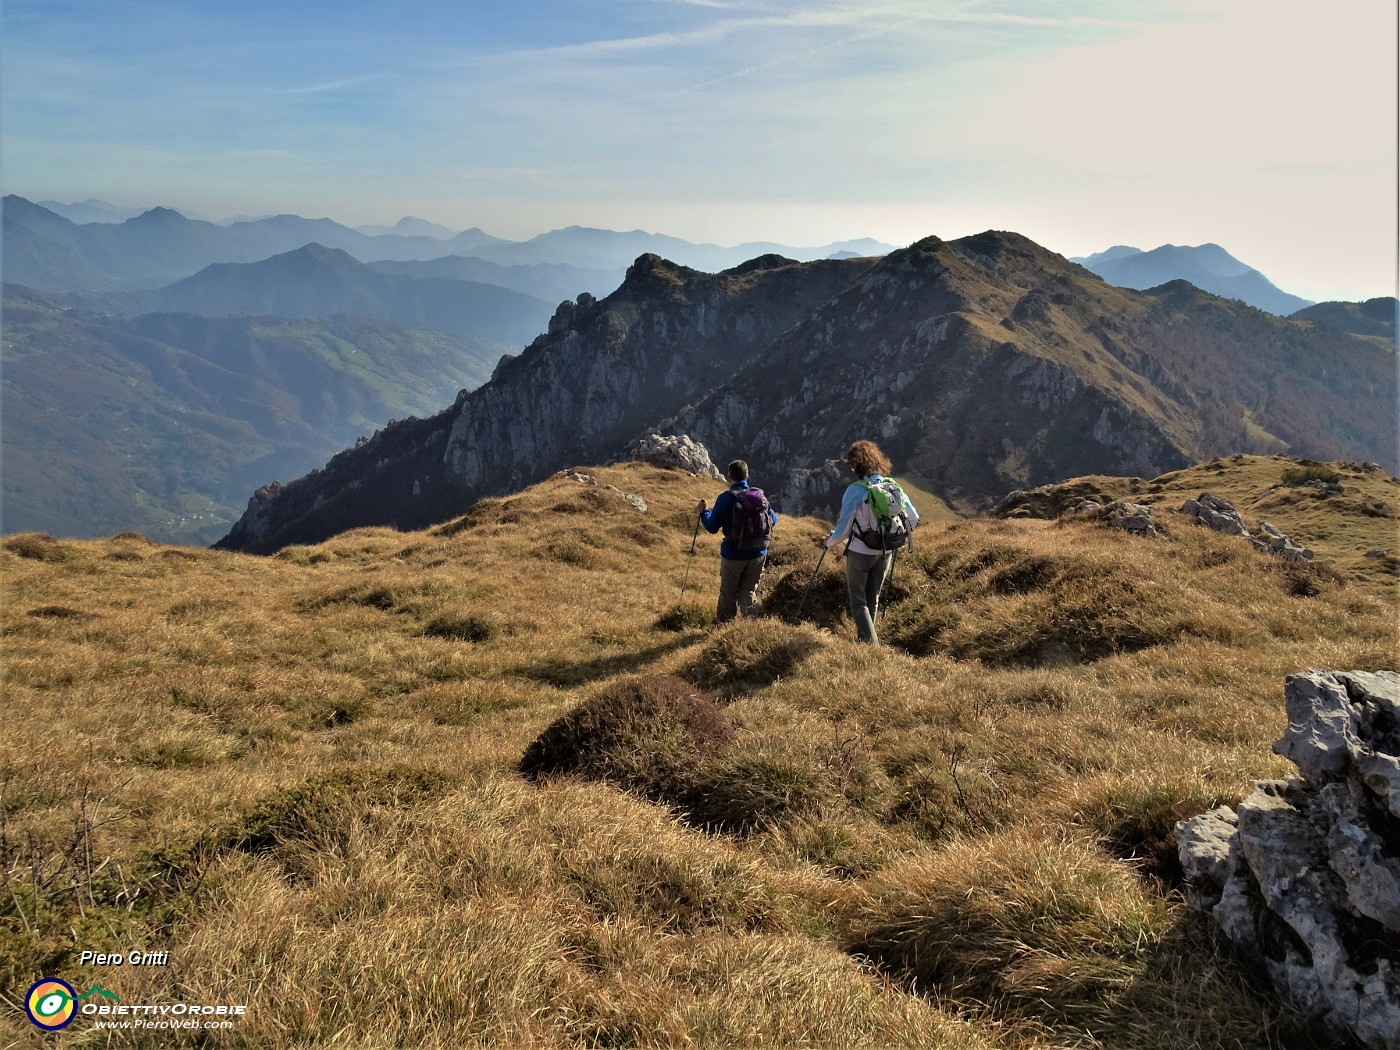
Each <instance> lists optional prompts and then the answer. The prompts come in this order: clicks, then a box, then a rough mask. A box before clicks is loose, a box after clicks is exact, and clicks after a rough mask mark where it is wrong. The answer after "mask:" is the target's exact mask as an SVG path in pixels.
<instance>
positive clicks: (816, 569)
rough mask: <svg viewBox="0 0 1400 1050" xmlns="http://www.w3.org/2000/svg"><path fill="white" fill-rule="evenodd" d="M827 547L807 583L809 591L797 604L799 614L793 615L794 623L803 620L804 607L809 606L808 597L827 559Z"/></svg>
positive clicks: (803, 593)
mask: <svg viewBox="0 0 1400 1050" xmlns="http://www.w3.org/2000/svg"><path fill="white" fill-rule="evenodd" d="M827 549H828V548H826V547H823V548H822V553H821V557H820V558H818V559H817V567H816V568H815V569H813V570H812V578H811V579H810V580H808V581H807V589H806V590H805V591H803V592H802V600H801V601H800V602H798V603H797V612H795V613H793V614H792V622H793V623H796V622H797V621H798V620H800V619H802V607H803V606H804V605H806V604H807V595H809V594H811V593H812V584H814V583H816V582H817V573H819V572H821V568H822V560H823V559H824V558H825V557H826V552H827Z"/></svg>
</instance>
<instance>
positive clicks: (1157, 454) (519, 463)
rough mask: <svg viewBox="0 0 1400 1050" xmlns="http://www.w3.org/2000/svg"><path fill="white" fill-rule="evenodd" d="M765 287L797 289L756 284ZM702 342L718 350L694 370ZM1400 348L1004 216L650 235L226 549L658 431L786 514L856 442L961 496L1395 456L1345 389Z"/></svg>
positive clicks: (511, 479) (1354, 392) (421, 510)
mask: <svg viewBox="0 0 1400 1050" xmlns="http://www.w3.org/2000/svg"><path fill="white" fill-rule="evenodd" d="M842 266H844V267H847V268H846V269H825V270H822V271H820V272H821V273H823V274H824V275H825V276H824V281H825V283H823V284H822V286H821V287H820V288H819V289H808V292H807V298H806V299H805V300H804V301H803V303H802V305H801V308H800V309H798V310H795V311H794V309H793V306H794V303H793V301H792V295H793V294H794V293H795V292H796V291H798V290H799V289H801V288H802V285H803V280H804V275H806V274H816V273H817V272H818V270H817V269H816V268H819V267H827V268H831V267H842ZM726 282H728V283H726ZM735 282H738V283H735ZM741 286H742V287H741ZM754 288H759V289H762V291H761V292H759V293H755V292H754ZM778 288H783V289H784V290H785V294H786V295H787V299H786V300H784V299H783V298H782V297H781V296H779V295H777V294H769V293H774V292H776V290H777V289H778ZM741 292H744V293H747V295H746V297H745V296H744V295H742V294H740V293H741ZM731 296H732V297H733V298H732V299H731V298H729V297H731ZM740 300H742V306H738V305H736V304H737V303H739V302H740ZM775 311H776V312H775ZM761 318H766V320H760V319H761ZM726 325H728V326H729V327H728V328H726ZM756 333H761V337H760V338H755V334H756ZM741 336H742V338H741ZM706 348H708V349H706ZM702 350H704V351H705V352H709V353H713V354H715V355H716V356H715V357H714V358H713V359H712V360H711V361H710V362H709V363H708V367H701V366H700V364H699V362H697V360H696V355H697V353H698V352H700V351H702ZM1318 355H1323V356H1325V357H1326V358H1327V359H1328V361H1329V373H1328V375H1327V376H1326V377H1325V378H1324V377H1321V376H1318V375H1317V374H1316V373H1317V369H1316V360H1317V357H1318ZM1394 361H1395V357H1394V353H1393V351H1392V352H1389V353H1387V352H1386V351H1385V350H1384V349H1382V348H1380V347H1377V346H1375V345H1373V344H1370V343H1367V342H1366V341H1364V340H1361V339H1358V338H1355V337H1352V336H1349V335H1344V334H1340V333H1334V332H1327V331H1323V330H1319V329H1315V328H1309V327H1307V326H1304V325H1301V324H1298V323H1295V322H1291V321H1287V320H1284V319H1281V318H1273V317H1270V316H1269V315H1267V314H1264V313H1261V312H1259V311H1257V310H1253V309H1252V308H1249V307H1247V306H1243V305H1242V304H1238V303H1233V302H1231V301H1229V300H1224V299H1221V298H1219V297H1217V296H1212V295H1210V294H1208V293H1205V292H1202V291H1200V290H1199V289H1197V288H1195V287H1194V286H1192V285H1190V284H1188V283H1187V282H1184V281H1178V282H1175V283H1173V284H1170V285H1167V286H1164V287H1163V288H1160V289H1157V290H1155V291H1154V292H1152V293H1143V292H1136V291H1132V290H1129V289H1120V288H1115V287H1113V286H1111V285H1108V284H1106V283H1104V282H1102V281H1101V280H1099V279H1098V278H1096V277H1093V276H1091V275H1087V274H1086V272H1085V271H1084V270H1083V269H1081V268H1079V267H1077V266H1074V265H1072V264H1069V263H1067V262H1066V261H1065V260H1064V259H1063V258H1062V257H1060V256H1058V255H1055V254H1054V253H1051V252H1048V251H1047V250H1046V249H1044V248H1042V247H1040V246H1039V245H1036V244H1035V243H1034V242H1032V241H1030V240H1029V239H1027V238H1025V237H1023V236H1021V235H1019V234H1014V233H1007V232H996V231H988V232H986V233H984V234H978V235H975V236H972V237H967V238H961V239H959V240H957V241H950V242H944V241H942V240H940V239H939V238H936V237H931V238H926V239H924V240H921V241H918V242H916V243H915V244H914V245H911V246H910V247H909V248H906V249H902V250H900V251H898V252H895V253H892V254H891V255H890V256H887V257H885V258H883V259H878V260H852V261H848V262H846V263H836V262H828V263H792V264H789V263H787V262H786V261H783V260H778V261H777V262H776V264H775V266H774V268H772V269H767V268H761V269H758V270H755V271H752V272H751V273H746V274H744V275H742V276H729V277H725V276H723V275H713V274H704V273H701V272H699V271H694V270H690V269H689V268H686V267H682V266H678V265H677V264H675V263H672V262H669V261H667V260H663V259H661V258H659V257H658V256H655V255H643V256H641V257H639V258H638V259H637V261H636V262H635V263H634V264H633V266H632V267H631V268H630V269H629V270H628V273H627V276H626V278H625V280H624V282H623V284H622V285H621V286H620V287H619V289H618V290H617V291H616V292H615V293H613V295H611V296H609V297H608V298H607V299H605V300H601V301H598V300H594V299H593V298H592V297H591V296H587V297H581V298H580V300H579V301H578V302H577V303H565V304H563V305H562V306H561V307H560V309H559V310H558V311H556V314H555V316H554V318H553V319H552V320H551V322H550V325H549V331H548V332H547V333H546V334H545V335H544V336H541V337H540V338H539V339H537V340H536V341H535V342H534V343H533V344H531V346H530V347H528V348H527V349H526V350H525V351H524V352H523V353H522V354H521V355H519V356H518V357H512V356H507V357H504V358H502V360H501V362H500V364H499V365H498V367H497V369H496V371H495V373H493V376H492V379H491V381H490V382H488V383H487V384H486V385H485V386H483V387H482V388H481V389H480V390H478V391H475V392H473V393H472V394H471V395H468V397H467V398H466V399H465V400H459V402H458V404H457V405H454V406H453V407H452V408H451V409H448V410H445V411H444V412H443V413H440V414H439V415H438V416H436V417H434V418H433V419H432V420H425V421H423V422H422V424H421V426H420V427H419V429H418V430H416V431H415V432H414V433H413V434H412V435H409V434H407V433H405V434H404V435H402V437H401V439H397V440H395V441H390V440H389V439H388V438H387V437H386V439H385V442H384V444H382V445H381V446H378V447H376V448H373V449H365V450H347V451H346V452H344V453H342V454H341V455H340V456H338V457H336V458H335V459H334V460H333V461H332V462H331V463H330V464H328V465H327V468H326V470H324V471H322V472H319V473H318V474H317V475H316V476H315V477H314V478H310V479H303V481H300V482H293V483H291V484H289V485H283V486H278V487H277V488H276V489H275V490H273V489H272V488H266V489H264V490H260V492H259V493H258V494H255V496H254V499H253V500H252V501H250V511H249V513H248V514H247V515H245V518H244V519H243V521H241V522H240V524H239V526H237V527H236V528H235V529H234V530H233V531H231V532H230V534H229V536H228V537H225V539H224V540H223V541H221V544H222V545H224V546H228V547H232V548H235V549H245V550H267V549H275V548H276V547H277V546H280V545H283V544H285V543H287V542H310V541H311V540H313V539H314V538H315V537H317V536H324V535H329V534H331V532H334V531H336V530H337V529H338V528H340V527H345V526H346V525H348V524H357V525H363V524H394V525H398V526H400V527H416V526H418V525H421V524H423V523H426V522H427V521H430V520H432V519H433V518H434V516H438V517H439V520H440V517H441V516H446V515H448V514H451V513H460V512H461V511H462V510H463V509H465V507H466V506H468V505H470V503H471V502H472V501H474V500H475V499H478V498H481V497H482V496H486V495H500V494H502V493H504V492H507V491H510V490H512V489H513V488H516V487H519V486H520V485H522V484H527V483H529V482H530V481H531V480H534V479H537V478H539V477H542V476H544V475H546V474H547V473H549V472H551V471H552V470H556V469H562V468H563V467H566V466H567V465H568V463H567V462H566V461H567V460H568V459H571V458H573V459H580V460H582V459H593V460H595V461H596V460H599V459H601V458H603V456H604V455H606V456H613V457H615V456H618V455H620V454H621V453H622V451H623V450H624V448H625V447H626V445H627V443H628V442H629V441H630V440H631V439H633V438H635V437H638V436H640V434H641V433H642V432H644V431H645V430H647V429H649V428H658V427H659V428H661V429H663V430H669V431H671V432H686V433H689V434H690V435H691V436H692V437H696V438H697V439H699V440H702V441H704V442H706V444H707V445H708V446H709V448H710V451H711V453H712V455H714V456H715V457H716V458H717V459H719V460H723V459H725V458H728V457H731V456H742V457H744V458H748V459H750V461H751V463H763V464H764V467H763V469H764V471H765V473H766V474H767V477H768V478H769V479H770V480H769V486H768V487H769V488H770V490H771V491H773V492H774V493H775V494H776V495H777V496H778V502H779V503H780V504H781V509H783V510H784V511H785V512H788V513H805V512H808V511H810V510H812V509H815V508H820V507H824V506H826V505H827V504H829V503H830V502H831V500H832V499H833V495H834V494H835V493H836V492H838V491H839V489H840V488H841V487H842V486H843V485H844V482H843V481H842V478H841V473H840V470H839V466H838V462H839V457H840V455H841V454H842V452H843V451H844V449H845V447H846V445H847V444H849V442H850V441H851V440H854V439H855V438H858V437H874V438H876V439H877V440H879V441H881V443H882V444H883V445H885V446H886V447H887V450H888V451H890V453H891V455H892V456H893V457H894V459H895V463H896V467H897V470H899V471H903V472H906V473H908V474H910V475H911V476H912V477H913V478H914V479H915V480H916V481H918V483H919V484H920V485H921V487H923V488H925V489H927V490H929V491H931V492H933V493H934V494H935V495H937V496H939V497H940V498H943V499H948V500H950V501H951V502H952V503H953V504H954V506H958V507H961V508H962V509H965V510H972V509H977V508H978V507H984V506H987V505H989V504H990V503H991V502H993V501H994V500H995V499H996V498H999V496H1000V495H1002V494H1004V493H1005V492H1006V491H1008V490H1010V489H1012V488H1019V487H1025V486H1026V485H1028V484H1039V483H1042V482H1044V481H1048V480H1051V479H1053V478H1057V477H1064V476H1072V475H1076V474H1089V473H1114V472H1117V473H1142V474H1147V473H1162V472H1165V471H1166V470H1169V469H1172V468H1173V467H1176V466H1181V465H1184V464H1185V463H1186V462H1189V461H1191V460H1192V459H1193V458H1207V457H1208V456H1209V455H1211V454H1219V453H1221V452H1236V451H1245V452H1261V453H1268V452H1278V451H1282V450H1284V449H1289V450H1291V451H1293V452H1294V453H1295V454H1310V455H1315V456H1316V457H1318V458H1336V457H1335V455H1334V453H1340V454H1342V455H1347V456H1352V457H1357V456H1360V457H1361V458H1374V459H1378V460H1380V461H1382V462H1383V463H1385V464H1386V465H1387V466H1388V467H1390V468H1391V469H1393V468H1394V463H1393V462H1392V461H1393V460H1394V450H1393V448H1391V447H1390V441H1389V432H1388V430H1387V429H1386V427H1385V424H1384V420H1383V418H1382V417H1383V416H1384V415H1385V413H1384V412H1383V411H1377V412H1373V413H1370V414H1369V415H1368V414H1367V413H1365V412H1357V411H1356V410H1355V409H1354V407H1353V404H1352V403H1351V402H1355V403H1357V404H1373V405H1375V406H1378V407H1382V406H1392V405H1394V403H1395V385H1396V383H1395V375H1394ZM668 376H673V381H672V382H670V383H668V382H667V378H668ZM668 405H670V406H674V407H672V408H668ZM566 436H567V441H566V439H565V438H566ZM600 453H601V454H600ZM1201 453H1204V455H1202V454H1201ZM370 464H375V465H376V466H374V467H373V468H370V466H369V465H370ZM352 484H354V486H355V488H354V489H353V491H354V492H355V493H356V499H355V500H354V501H350V500H349V499H348V498H347V493H349V492H350V491H352V490H351V489H350V487H349V486H351V485H352ZM415 492H417V493H418V495H416V496H415V495H414V493H415ZM429 492H431V496H429V495H426V494H427V493H429ZM352 502H353V505H352Z"/></svg>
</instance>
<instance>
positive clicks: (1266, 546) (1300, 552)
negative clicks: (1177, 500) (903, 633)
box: [1181, 492, 1313, 561]
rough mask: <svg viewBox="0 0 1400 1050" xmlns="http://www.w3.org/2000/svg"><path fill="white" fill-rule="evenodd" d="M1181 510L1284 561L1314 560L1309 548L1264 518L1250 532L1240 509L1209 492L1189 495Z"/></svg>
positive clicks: (1217, 530)
mask: <svg viewBox="0 0 1400 1050" xmlns="http://www.w3.org/2000/svg"><path fill="white" fill-rule="evenodd" d="M1181 513H1182V514H1185V515H1186V516H1187V517H1189V518H1194V519H1195V520H1196V521H1198V522H1199V523H1200V524H1202V525H1204V526H1206V527H1207V528H1211V529H1214V530H1215V531H1216V532H1223V533H1225V535H1227V536H1242V537H1244V538H1245V539H1247V540H1249V541H1250V542H1251V543H1252V544H1254V546H1255V549H1257V550H1261V551H1264V552H1266V553H1268V554H1277V555H1278V556H1279V557H1280V558H1283V559H1284V560H1285V561H1312V560H1313V552H1312V551H1311V550H1309V549H1308V548H1307V547H1304V546H1302V545H1300V544H1297V543H1294V542H1293V541H1292V540H1291V539H1289V538H1288V537H1287V536H1285V535H1284V534H1283V533H1282V532H1281V531H1279V529H1277V528H1275V527H1274V526H1273V525H1271V524H1269V523H1268V522H1267V521H1261V522H1260V523H1259V528H1258V530H1256V532H1255V533H1251V532H1250V531H1249V526H1247V525H1246V524H1245V523H1244V518H1243V516H1242V515H1241V514H1240V512H1239V511H1237V510H1236V509H1235V508H1234V507H1233V506H1232V505H1231V504H1229V503H1227V502H1226V501H1225V500H1223V499H1220V498H1218V497H1216V496H1212V495H1211V494H1210V493H1208V492H1206V493H1202V494H1201V498H1200V499H1188V500H1187V501H1186V502H1185V503H1183V504H1182V505H1181Z"/></svg>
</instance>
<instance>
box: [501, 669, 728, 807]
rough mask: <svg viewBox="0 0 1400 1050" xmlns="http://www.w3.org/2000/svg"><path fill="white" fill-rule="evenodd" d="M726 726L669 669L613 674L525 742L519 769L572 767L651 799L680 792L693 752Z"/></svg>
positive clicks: (549, 771)
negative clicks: (637, 674) (665, 671)
mask: <svg viewBox="0 0 1400 1050" xmlns="http://www.w3.org/2000/svg"><path fill="white" fill-rule="evenodd" d="M732 736H733V731H732V730H731V729H730V727H729V724H728V723H727V722H726V721H725V719H724V715H723V714H722V713H721V712H720V710H719V708H718V707H716V706H715V703H714V701H712V700H710V699H709V698H708V697H706V696H704V695H703V694H701V693H700V692H699V691H698V690H697V689H695V687H694V686H691V685H690V684H688V683H686V682H683V681H681V679H679V678H675V677H672V676H671V675H648V676H645V677H640V678H627V679H622V680H621V681H618V682H614V683H612V684H610V685H609V686H608V687H607V688H605V689H604V690H603V691H602V692H600V693H598V694H597V695H596V696H594V697H593V698H592V699H591V700H587V701H585V702H584V703H582V704H580V705H579V706H578V707H576V708H574V709H573V710H572V711H570V712H569V713H568V714H566V715H565V716H564V717H563V718H561V719H559V720H558V721H557V722H555V723H553V724H552V725H550V726H549V727H548V728H546V729H545V731H544V732H543V733H541V734H540V735H539V737H538V738H537V739H536V740H535V741H534V742H533V743H532V744H530V746H529V747H527V748H526V749H525V754H524V755H523V756H522V757H521V759H520V766H519V768H520V772H521V773H522V774H523V775H524V776H526V777H528V778H530V779H535V778H537V777H541V776H550V775H553V774H561V773H575V774H578V775H580V776H584V777H587V778H589V779H592V780H607V781H611V782H612V783H615V784H618V785H619V786H621V787H624V788H629V789H633V790H636V791H638V792H640V793H641V794H642V795H644V796H646V797H648V798H652V799H656V800H669V799H674V798H675V797H677V795H678V794H680V793H682V788H681V787H680V784H681V782H682V781H684V780H686V779H687V778H688V771H689V770H690V769H691V768H692V767H693V765H694V763H695V761H696V760H697V758H698V757H699V756H700V755H703V754H705V753H706V752H709V751H713V750H714V749H716V748H718V747H719V746H721V745H723V744H725V743H727V742H728V741H729V740H730V738H731V737H732Z"/></svg>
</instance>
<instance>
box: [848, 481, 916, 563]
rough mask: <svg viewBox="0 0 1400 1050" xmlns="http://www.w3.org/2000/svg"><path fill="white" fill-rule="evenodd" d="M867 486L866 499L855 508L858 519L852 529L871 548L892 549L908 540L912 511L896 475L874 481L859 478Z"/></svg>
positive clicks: (864, 486) (860, 482)
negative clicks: (909, 510) (910, 512)
mask: <svg viewBox="0 0 1400 1050" xmlns="http://www.w3.org/2000/svg"><path fill="white" fill-rule="evenodd" d="M856 484H858V485H860V487H861V488H863V489H865V502H864V503H863V504H861V506H859V507H858V508H856V520H855V521H854V522H852V527H851V531H852V533H854V535H855V536H856V537H857V538H858V539H859V540H860V542H861V543H863V544H865V545H866V546H867V547H869V548H870V549H871V550H877V551H892V550H897V549H899V548H900V547H903V546H904V545H905V544H907V543H908V542H909V539H910V530H909V512H908V511H907V510H906V509H905V506H906V503H907V499H906V497H905V495H904V490H903V489H902V488H900V487H899V482H897V481H895V480H894V478H882V479H880V481H878V482H876V483H875V484H873V485H872V484H870V482H868V481H859V482H857V483H856Z"/></svg>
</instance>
